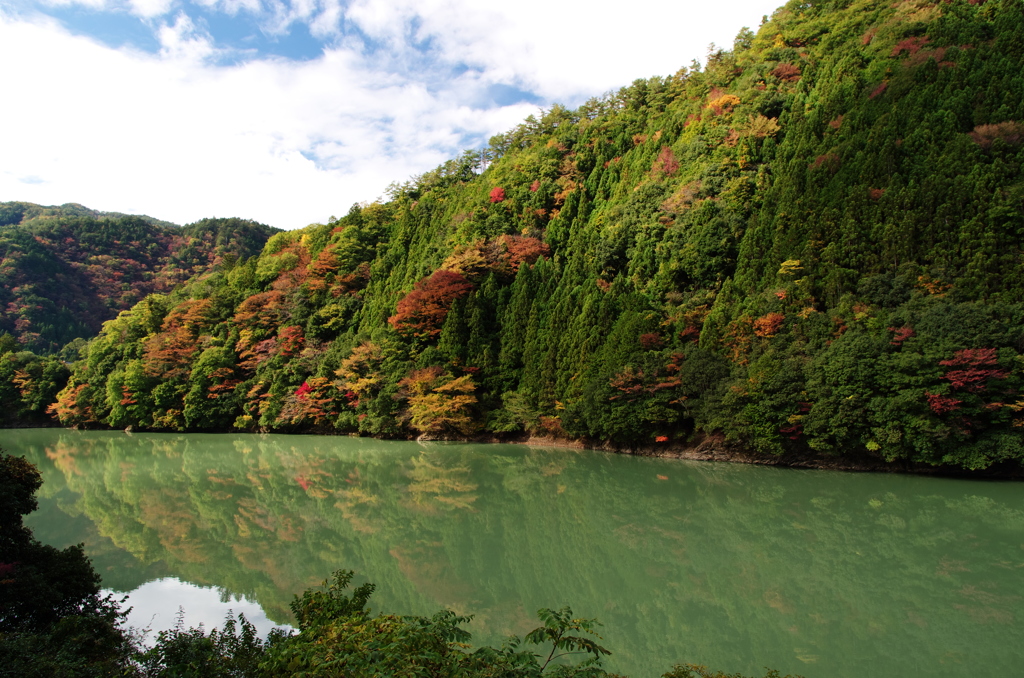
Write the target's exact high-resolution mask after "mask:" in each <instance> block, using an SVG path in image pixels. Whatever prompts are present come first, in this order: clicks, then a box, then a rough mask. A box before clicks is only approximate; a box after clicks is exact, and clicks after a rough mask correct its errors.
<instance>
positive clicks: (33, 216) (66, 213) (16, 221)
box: [0, 202, 179, 228]
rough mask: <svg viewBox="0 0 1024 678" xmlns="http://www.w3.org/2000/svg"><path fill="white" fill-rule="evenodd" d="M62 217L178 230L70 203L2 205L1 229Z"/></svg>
mask: <svg viewBox="0 0 1024 678" xmlns="http://www.w3.org/2000/svg"><path fill="white" fill-rule="evenodd" d="M61 217H92V218H93V219H117V218H119V217H137V218H139V219H142V220H143V221H145V222H146V223H149V224H153V225H154V226H162V227H164V228H178V227H179V226H178V224H174V223H171V222H170V221H163V220H162V219H154V218H153V217H149V216H146V215H144V214H124V213H122V212H101V211H99V210H94V209H90V208H88V207H86V206H85V205H79V204H78V203H77V202H68V203H64V204H63V205H36V204H35V203H31V202H3V203H0V227H3V226H17V225H22V226H24V225H27V224H29V223H31V222H34V221H40V220H45V219H59V218H61Z"/></svg>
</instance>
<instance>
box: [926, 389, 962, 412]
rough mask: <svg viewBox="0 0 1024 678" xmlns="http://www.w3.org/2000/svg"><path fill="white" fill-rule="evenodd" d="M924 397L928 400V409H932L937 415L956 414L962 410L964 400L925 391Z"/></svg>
mask: <svg viewBox="0 0 1024 678" xmlns="http://www.w3.org/2000/svg"><path fill="white" fill-rule="evenodd" d="M924 395H925V397H926V398H928V407H930V408H931V410H932V412H934V413H935V414H948V413H949V412H955V411H957V410H958V409H960V403H961V402H963V401H962V400H957V399H956V398H952V397H950V396H947V395H942V394H941V393H931V392H930V391H925V392H924Z"/></svg>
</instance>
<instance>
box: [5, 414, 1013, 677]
mask: <svg viewBox="0 0 1024 678" xmlns="http://www.w3.org/2000/svg"><path fill="white" fill-rule="evenodd" d="M3 438H4V442H3V446H4V447H5V448H6V449H7V450H8V451H10V452H13V453H17V454H25V455H26V456H28V458H29V459H31V460H32V461H33V462H35V463H36V464H38V465H39V467H40V469H41V470H42V472H43V477H44V480H45V484H44V486H43V488H42V490H41V493H40V494H41V496H40V508H39V511H38V512H37V513H35V514H33V515H32V516H31V517H30V519H29V523H30V525H31V527H32V528H33V529H34V530H35V531H36V535H37V536H38V537H39V538H40V539H41V540H42V541H45V542H47V543H51V544H54V545H56V546H64V545H66V544H70V543H75V542H79V541H84V542H85V543H86V548H87V551H88V553H89V555H90V556H91V557H92V558H93V561H94V563H95V565H96V567H97V569H98V570H99V571H100V573H101V574H102V575H103V578H104V584H105V585H106V586H108V587H110V588H113V589H115V590H117V591H126V592H127V591H135V590H139V591H140V592H145V591H150V593H149V594H146V595H142V593H139V594H138V597H137V599H134V600H133V603H134V604H135V605H136V606H137V607H138V606H139V605H140V604H141V605H143V606H144V608H145V609H143V610H142V611H141V614H142V615H143V616H145V617H146V618H150V617H151V616H152V615H154V614H160V615H163V616H165V617H166V616H168V615H173V614H174V611H175V610H176V609H177V606H178V604H179V603H182V605H183V606H185V607H186V608H187V607H188V606H189V605H195V606H198V607H200V608H202V607H203V606H204V605H205V603H203V602H201V600H200V597H201V596H200V597H197V598H195V601H196V602H193V603H189V602H188V601H189V600H192V599H190V598H188V597H187V596H184V595H183V594H182V593H181V590H182V589H184V588H187V589H189V590H190V591H200V592H201V591H202V589H200V588H198V587H207V589H206V594H205V595H207V598H210V597H211V596H213V597H214V598H216V599H217V600H215V601H214V602H215V603H216V602H218V601H224V602H223V606H224V607H225V608H226V607H233V608H234V609H235V610H236V611H237V610H239V609H242V608H243V606H244V605H250V606H252V604H253V603H258V604H259V606H261V607H262V609H263V611H264V612H265V614H266V617H267V622H266V623H267V624H270V623H288V622H289V621H290V614H289V611H288V603H289V602H290V600H291V597H292V595H293V594H294V593H297V592H300V591H301V590H303V589H304V588H306V587H308V586H311V585H314V584H317V583H319V582H321V581H322V580H323V579H325V578H326V577H327V576H328V575H329V574H330V573H331V572H332V571H333V570H335V569H338V568H346V569H353V570H355V571H356V572H357V573H358V574H359V576H361V577H362V578H363V580H366V579H368V580H370V581H373V582H374V583H376V584H377V586H378V588H377V592H376V593H375V594H374V597H373V599H371V604H372V606H373V608H374V609H375V610H378V611H387V612H400V613H417V614H425V613H431V612H433V611H436V610H437V609H439V608H441V607H449V608H451V609H454V610H456V611H458V612H461V613H472V614H474V615H475V620H474V622H473V623H472V625H471V627H470V630H471V631H472V632H473V633H474V637H475V638H476V639H477V640H479V641H481V642H489V643H498V642H500V640H501V638H502V637H503V636H505V635H507V634H509V633H520V634H521V633H524V632H525V631H528V630H529V629H531V628H532V627H533V626H535V625H536V624H535V618H534V617H533V613H534V611H535V610H536V609H537V608H539V607H559V606H562V605H566V604H568V605H571V606H572V607H573V610H574V612H576V613H577V614H578V615H582V616H587V617H597V618H598V619H599V620H600V621H601V622H602V623H604V625H605V626H604V629H603V635H604V640H605V643H604V644H605V645H606V646H607V647H608V648H609V649H611V650H612V651H613V652H614V654H613V655H612V657H611V659H610V660H609V662H608V663H607V666H608V668H610V669H613V670H617V671H622V672H626V673H629V674H630V675H632V676H635V677H638V676H659V675H661V673H662V672H664V671H665V670H667V669H668V668H670V666H671V665H672V664H673V663H675V662H680V661H689V662H696V663H704V664H708V665H710V666H714V667H716V668H719V669H723V670H726V671H730V672H731V671H742V672H744V673H751V674H752V673H758V675H760V673H762V672H763V667H765V666H769V667H773V668H777V669H779V670H780V671H782V672H783V673H787V672H790V673H799V674H802V675H804V676H807V678H817V677H820V678H842V677H845V676H850V677H853V676H857V677H858V678H860V677H863V676H868V675H870V676H876V677H882V676H893V677H896V676H900V677H901V678H902V677H904V676H911V675H912V676H968V675H970V676H975V675H988V676H1010V675H1019V671H1020V667H1021V666H1022V665H1024V643H1022V642H1021V640H1022V639H1024V598H1022V596H1024V586H1022V584H1024V485H1021V484H1019V483H994V482H984V483H982V482H974V481H963V480H947V479H935V478H920V477H905V476H894V475H874V474H842V473H833V472H825V471H797V470H788V469H771V468H756V467H750V466H743V465H731V464H713V463H694V462H682V461H675V460H659V459H640V458H632V457H625V456H616V455H606V454H602V453H597V452H583V451H572V450H563V449H549V448H545V449H537V448H534V449H531V448H526V447H521V446H512V445H463V444H436V443H407V442H381V441H376V440H367V439H358V438H338V437H313V436H308V437H307V436H274V435H271V436H258V435H172V434H134V435H128V434H125V433H120V432H118V433H109V432H77V431H64V430H52V429H50V430H21V431H4V434H3ZM176 580H177V581H176ZM177 582H188V583H189V584H188V585H186V584H179V583H177ZM159 586H170V587H171V588H170V589H167V591H169V593H168V592H165V593H164V594H159V593H157V594H153V593H152V592H153V591H159V590H161V589H159ZM175 586H177V587H178V589H175V588H174V587H175ZM140 587H141V588H140ZM147 587H148V588H147ZM209 587H215V589H214V591H212V592H211V591H210V590H209ZM175 590H176V591H178V592H177V593H175V592H174V591H175ZM214 594H215V595H214ZM243 598H244V600H243ZM245 609H249V608H245ZM199 612H202V610H200V611H199ZM186 613H189V610H188V609H186ZM207 613H208V614H209V613H210V611H209V610H207ZM212 613H213V614H218V615H219V614H220V610H219V609H214V610H213V612H212ZM137 618H138V617H137ZM186 619H187V621H194V618H192V617H191V616H190V617H187V618H186ZM196 623H197V622H196Z"/></svg>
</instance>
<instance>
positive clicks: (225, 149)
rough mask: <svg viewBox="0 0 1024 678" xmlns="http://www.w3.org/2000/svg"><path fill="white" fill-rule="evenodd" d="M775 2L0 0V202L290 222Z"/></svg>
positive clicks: (693, 47)
mask: <svg viewBox="0 0 1024 678" xmlns="http://www.w3.org/2000/svg"><path fill="white" fill-rule="evenodd" d="M777 4H778V0H719V2H717V3H707V2H695V1H693V0H682V1H677V2H667V1H664V0H658V1H655V0H633V1H632V2H630V3H628V4H608V5H606V6H605V7H606V8H607V9H604V10H602V9H601V7H602V6H601V5H599V4H597V3H594V2H583V1H579V0H566V1H563V2H559V1H558V0H520V1H519V2H517V3H504V4H499V3H493V2H492V3H484V2H474V1H472V0H270V1H267V0H198V1H196V2H188V1H185V0H46V1H45V2H26V1H24V0H0V60H2V63H4V64H5V67H4V68H3V69H0V85H2V86H3V88H4V89H3V91H4V92H6V93H17V94H16V96H8V97H5V98H6V102H5V106H4V109H3V113H2V114H0V116H2V118H0V121H2V122H3V124H2V125H0V143H2V144H3V146H2V147H3V148H4V149H5V150H4V153H3V154H0V201H3V200H27V201H31V202H38V203H43V204H59V203H64V202H79V203H82V204H85V205H87V206H89V207H93V208H95V209H101V210H110V211H119V212H130V213H145V214H150V215H151V216H155V217H158V218H162V219H167V220H169V221H174V222H177V223H188V222H192V221H195V220H198V219H201V218H203V217H207V216H240V217H246V218H252V219H257V220H259V221H263V222H265V223H269V224H271V225H274V226H279V227H282V228H297V227H301V226H305V225H306V224H309V223H312V222H317V221H324V220H326V219H327V218H328V217H329V216H331V215H335V214H337V215H340V214H343V213H345V212H347V211H348V208H349V206H350V205H351V204H352V203H354V202H362V201H372V200H374V199H376V198H378V197H379V196H381V195H382V194H383V192H384V189H385V188H386V186H387V185H388V184H389V183H391V182H392V181H404V180H406V179H408V178H409V177H410V176H413V175H416V174H420V173H422V172H424V171H427V170H429V169H432V168H433V167H436V166H437V165H438V164H440V163H441V162H443V161H444V160H446V159H447V158H450V157H452V156H454V155H457V154H458V153H459V152H460V151H462V150H463V149H466V148H478V147H481V146H483V145H485V144H486V143H487V139H489V138H490V136H492V135H493V134H496V133H498V132H502V131H505V130H507V129H509V128H511V127H513V126H514V125H515V124H517V123H518V122H520V121H521V120H522V119H523V118H525V117H526V116H527V115H529V114H531V113H536V112H538V111H539V110H540V109H543V108H545V107H548V106H550V105H552V104H554V103H561V104H564V105H568V106H575V105H578V104H580V103H582V102H583V101H585V100H586V99H588V98H590V97H592V96H599V95H601V94H603V93H605V92H607V91H609V90H614V89H617V88H619V87H622V86H624V85H627V84H629V83H630V82H632V81H633V80H634V79H636V78H640V77H649V76H652V75H668V74H671V73H674V72H675V71H677V70H678V69H679V68H680V67H682V66H684V65H687V64H689V63H690V61H691V60H692V59H694V58H701V57H703V56H704V55H705V54H706V52H707V46H708V44H709V43H711V42H715V43H716V44H719V45H724V46H729V45H731V44H732V39H733V37H734V36H735V35H736V33H737V32H738V31H739V29H740V28H741V27H743V26H750V27H752V28H756V26H757V25H758V24H759V23H760V21H761V17H762V15H765V14H770V13H771V12H772V11H773V10H774V9H775V7H776V5H777Z"/></svg>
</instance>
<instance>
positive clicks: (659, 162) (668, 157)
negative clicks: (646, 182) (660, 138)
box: [651, 146, 679, 177]
mask: <svg viewBox="0 0 1024 678" xmlns="http://www.w3.org/2000/svg"><path fill="white" fill-rule="evenodd" d="M651 170H652V171H653V172H654V173H655V174H658V173H660V174H663V175H665V176H666V177H670V176H672V175H673V174H675V173H676V172H678V171H679V161H678V160H676V156H675V153H673V152H672V149H671V148H670V147H668V146H662V147H661V153H659V154H658V158H657V159H656V160H655V161H654V166H653V167H652V168H651Z"/></svg>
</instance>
